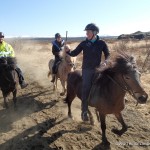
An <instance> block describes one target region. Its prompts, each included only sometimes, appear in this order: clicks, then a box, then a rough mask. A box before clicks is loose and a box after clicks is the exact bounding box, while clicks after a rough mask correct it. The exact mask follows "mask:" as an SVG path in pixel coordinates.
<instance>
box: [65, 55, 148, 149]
mask: <svg viewBox="0 0 150 150" xmlns="http://www.w3.org/2000/svg"><path fill="white" fill-rule="evenodd" d="M81 85H82V74H81V71H75V72H71V73H69V75H68V80H67V96H66V99H65V102H66V103H67V104H68V116H69V117H72V114H71V103H72V101H73V100H74V98H75V97H76V96H77V97H78V98H79V99H81V91H82V89H81V87H82V86H81ZM126 92H129V93H130V94H131V95H132V96H133V97H134V98H135V99H136V100H137V102H138V103H141V104H143V103H146V101H147V98H148V95H147V93H146V92H145V91H144V90H143V88H142V87H141V84H140V72H139V71H138V68H137V66H136V62H135V60H134V57H132V56H129V55H127V54H123V55H118V56H117V57H116V59H115V61H114V62H112V63H111V65H110V66H108V67H107V68H104V69H103V70H102V69H100V68H99V69H98V70H96V72H95V77H94V79H93V85H92V88H91V91H90V94H89V98H88V101H89V105H90V106H92V107H95V108H96V110H97V113H98V114H97V117H98V118H99V120H100V122H101V129H102V144H103V145H107V146H108V145H110V143H109V141H108V140H107V137H106V134H105V130H106V123H105V118H106V115H107V114H114V115H115V116H116V118H117V119H118V121H119V122H120V123H121V125H122V129H121V130H117V129H113V130H112V131H113V132H114V133H115V134H118V135H120V136H121V135H122V134H123V133H124V132H126V131H127V128H128V127H127V125H126V123H125V122H124V120H123V117H122V114H121V111H122V110H123V109H124V107H125V100H124V97H125V94H126Z"/></svg>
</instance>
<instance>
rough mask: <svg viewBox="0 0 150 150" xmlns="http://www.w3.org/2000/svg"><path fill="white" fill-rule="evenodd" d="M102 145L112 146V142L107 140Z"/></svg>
mask: <svg viewBox="0 0 150 150" xmlns="http://www.w3.org/2000/svg"><path fill="white" fill-rule="evenodd" d="M101 145H102V146H104V147H107V146H110V142H109V141H107V140H106V141H103V142H102V143H101Z"/></svg>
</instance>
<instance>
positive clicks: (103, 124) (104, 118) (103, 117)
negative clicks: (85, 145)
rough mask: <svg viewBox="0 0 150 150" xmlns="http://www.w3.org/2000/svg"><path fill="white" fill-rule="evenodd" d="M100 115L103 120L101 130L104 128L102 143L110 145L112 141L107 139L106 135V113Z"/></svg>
mask: <svg viewBox="0 0 150 150" xmlns="http://www.w3.org/2000/svg"><path fill="white" fill-rule="evenodd" d="M99 116H100V121H101V130H102V145H105V146H106V145H110V142H109V141H108V140H107V137H106V122H105V120H106V115H104V114H100V113H99Z"/></svg>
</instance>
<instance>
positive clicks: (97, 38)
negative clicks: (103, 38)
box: [86, 35, 99, 43]
mask: <svg viewBox="0 0 150 150" xmlns="http://www.w3.org/2000/svg"><path fill="white" fill-rule="evenodd" d="M86 41H87V42H91V43H93V42H92V41H91V40H88V39H87V38H86ZM96 41H99V36H98V35H97V37H96V40H95V41H94V43H95V42H96Z"/></svg>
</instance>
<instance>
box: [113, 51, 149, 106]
mask: <svg viewBox="0 0 150 150" xmlns="http://www.w3.org/2000/svg"><path fill="white" fill-rule="evenodd" d="M114 70H115V72H118V74H119V76H120V79H121V82H122V83H121V84H122V87H123V88H124V90H126V91H128V92H129V93H130V94H131V95H132V96H133V97H134V98H135V99H136V100H137V103H141V104H143V103H146V101H147V98H148V94H147V93H146V92H145V91H144V89H143V87H142V86H141V81H140V77H141V73H140V72H139V70H138V67H137V64H136V61H135V58H134V57H133V56H129V55H127V54H124V55H120V56H118V57H117V58H116V65H115V67H114Z"/></svg>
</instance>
